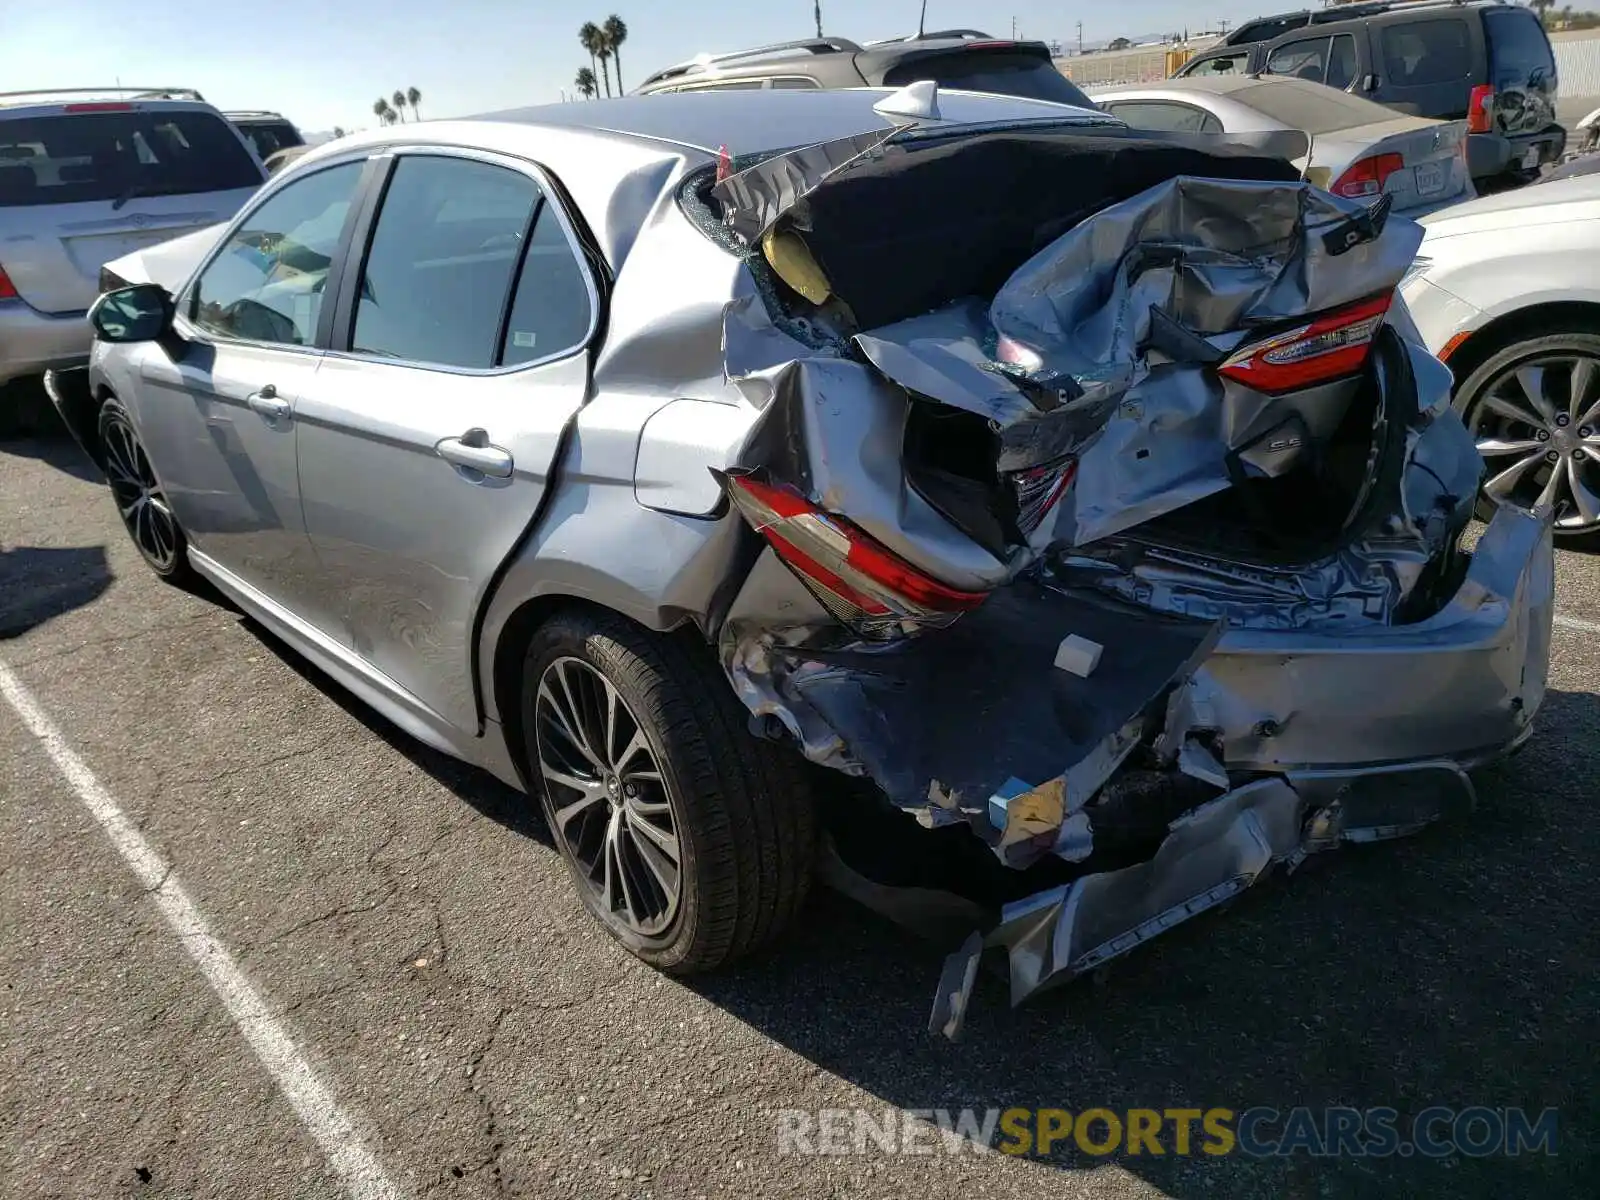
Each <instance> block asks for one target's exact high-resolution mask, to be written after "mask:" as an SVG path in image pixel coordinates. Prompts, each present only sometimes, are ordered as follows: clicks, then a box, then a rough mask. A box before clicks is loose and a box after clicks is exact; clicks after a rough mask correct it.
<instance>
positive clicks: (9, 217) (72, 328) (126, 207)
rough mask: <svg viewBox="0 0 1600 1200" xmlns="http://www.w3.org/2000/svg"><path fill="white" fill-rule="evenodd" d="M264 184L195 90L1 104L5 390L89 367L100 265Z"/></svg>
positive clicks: (45, 96)
mask: <svg viewBox="0 0 1600 1200" xmlns="http://www.w3.org/2000/svg"><path fill="white" fill-rule="evenodd" d="M263 178H265V174H264V172H263V170H262V168H261V165H260V163H258V162H257V161H256V159H255V156H254V155H253V154H252V153H251V151H250V147H249V144H248V143H247V142H246V141H245V140H244V139H243V137H242V136H241V135H240V134H239V132H238V130H236V129H235V128H234V127H233V126H231V125H230V124H228V122H227V121H226V120H225V119H224V118H223V116H222V114H221V113H219V112H218V111H217V110H216V109H215V108H213V107H211V105H209V104H207V103H205V102H204V101H203V100H201V99H200V98H199V94H198V93H196V92H192V91H188V90H185V89H179V88H166V89H149V88H121V89H116V88H113V89H104V88H100V89H92V90H84V89H73V90H69V91H57V92H26V93H23V92H16V93H10V94H3V95H0V383H5V382H7V381H8V380H11V379H15V378H19V377H21V376H25V375H37V374H40V373H42V372H43V371H45V370H46V369H48V368H51V367H60V366H70V365H72V364H74V363H82V362H84V361H86V360H87V359H88V356H89V343H90V340H91V338H90V331H89V325H88V323H87V322H86V321H85V320H84V313H85V312H86V311H87V309H88V307H89V305H90V304H92V303H93V302H94V299H95V297H96V296H98V295H99V294H100V292H102V291H104V290H105V288H104V287H103V286H102V282H101V267H102V266H103V265H104V264H105V263H106V262H107V261H108V260H109V259H113V258H119V257H121V256H122V255H124V254H127V253H128V252H129V251H131V250H136V249H138V248H139V247H141V246H148V245H150V244H152V243H155V242H162V241H165V240H167V239H168V238H171V237H175V236H177V235H178V234H181V233H184V232H187V231H188V230H191V229H195V228H197V227H199V226H204V225H212V224H215V223H217V222H219V221H223V220H226V219H227V218H228V217H231V216H232V215H233V214H234V213H235V212H236V211H238V208H239V206H240V205H241V204H243V203H244V202H245V200H246V199H248V198H249V196H250V195H251V194H252V193H253V192H254V191H255V190H256V188H257V187H259V186H260V185H261V181H262V179H263Z"/></svg>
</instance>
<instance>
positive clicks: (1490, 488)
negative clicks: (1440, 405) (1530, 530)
mask: <svg viewBox="0 0 1600 1200" xmlns="http://www.w3.org/2000/svg"><path fill="white" fill-rule="evenodd" d="M1423 227H1424V229H1425V230H1426V234H1425V236H1424V237H1423V240H1422V248H1421V250H1420V251H1419V253H1418V257H1417V261H1416V263H1415V265H1414V266H1413V267H1412V269H1411V272H1410V274H1409V275H1408V276H1407V277H1406V281H1405V284H1404V285H1403V287H1402V289H1401V290H1402V292H1403V293H1404V295H1405V298H1406V303H1407V305H1408V306H1409V307H1410V309H1411V313H1412V316H1413V317H1414V318H1415V320H1416V322H1417V328H1418V329H1420V330H1421V331H1422V335H1423V337H1424V338H1425V339H1426V340H1427V343H1428V347H1429V349H1431V350H1432V351H1433V352H1434V353H1435V354H1437V355H1438V356H1439V357H1440V358H1441V359H1443V360H1444V361H1445V362H1446V363H1447V364H1448V365H1449V367H1450V368H1451V370H1452V371H1453V372H1454V373H1455V378H1456V392H1455V404H1456V408H1457V409H1459V410H1460V412H1461V414H1462V416H1463V418H1464V419H1465V420H1466V422H1467V426H1468V428H1469V429H1470V430H1471V431H1472V433H1473V434H1474V436H1475V437H1476V439H1477V443H1478V452H1479V453H1480V454H1482V455H1483V457H1484V460H1485V461H1486V462H1487V463H1488V480H1487V482H1486V483H1485V484H1484V494H1483V500H1482V503H1481V515H1483V516H1484V517H1489V516H1492V515H1493V510H1494V505H1495V504H1496V503H1497V502H1508V501H1509V502H1512V503H1516V504H1523V505H1528V504H1543V505H1546V506H1551V507H1555V508H1556V509H1558V510H1559V512H1558V515H1557V518H1556V535H1557V536H1558V537H1562V538H1583V539H1585V540H1586V541H1589V542H1592V541H1594V540H1595V537H1596V535H1597V534H1600V176H1596V175H1587V176H1583V177H1580V178H1577V179H1564V180H1559V181H1556V182H1553V183H1541V184H1540V185H1539V186H1538V187H1533V188H1525V189H1523V190H1521V191H1517V192H1507V193H1504V194H1501V195H1496V196H1485V197H1483V198H1481V199H1478V200H1474V201H1471V202H1470V203H1467V204H1462V205H1459V206H1457V207H1455V208H1449V209H1445V210H1444V211H1443V212H1439V213H1435V214H1434V215H1433V216H1431V217H1428V218H1427V219H1426V220H1424V221H1423Z"/></svg>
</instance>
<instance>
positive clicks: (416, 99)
mask: <svg viewBox="0 0 1600 1200" xmlns="http://www.w3.org/2000/svg"><path fill="white" fill-rule="evenodd" d="M406 102H407V103H408V104H410V105H411V115H412V116H413V117H415V118H416V119H417V120H419V121H420V120H422V110H421V109H419V108H418V107H417V105H419V104H421V103H422V89H420V88H418V87H417V86H416V85H414V84H413V85H412V86H411V87H408V88H407V89H406Z"/></svg>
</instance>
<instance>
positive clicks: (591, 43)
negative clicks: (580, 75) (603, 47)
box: [578, 21, 605, 79]
mask: <svg viewBox="0 0 1600 1200" xmlns="http://www.w3.org/2000/svg"><path fill="white" fill-rule="evenodd" d="M604 39H605V34H604V33H602V32H601V30H600V26H598V25H596V24H595V23H594V22H593V21H585V22H584V23H583V24H582V25H580V26H579V27H578V43H579V44H580V45H581V46H582V47H583V48H584V49H585V50H587V51H588V52H589V74H591V75H593V76H594V77H595V78H596V79H599V78H600V59H599V54H600V43H601V42H602V41H603V40H604Z"/></svg>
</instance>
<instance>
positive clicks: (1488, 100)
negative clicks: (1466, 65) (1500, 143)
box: [1467, 83, 1494, 133]
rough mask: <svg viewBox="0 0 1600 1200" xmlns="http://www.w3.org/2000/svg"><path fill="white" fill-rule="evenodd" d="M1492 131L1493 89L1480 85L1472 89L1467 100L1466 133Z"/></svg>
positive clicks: (1483, 84)
mask: <svg viewBox="0 0 1600 1200" xmlns="http://www.w3.org/2000/svg"><path fill="white" fill-rule="evenodd" d="M1493 131H1494V89H1493V88H1492V87H1490V86H1489V85H1488V84H1486V83H1480V84H1479V85H1478V86H1477V87H1475V88H1473V89H1472V95H1471V96H1470V97H1469V98H1468V100H1467V132H1468V133H1492V132H1493Z"/></svg>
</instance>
